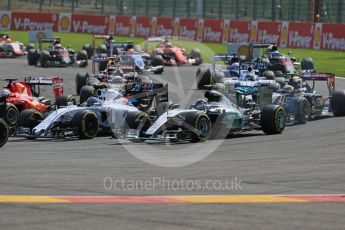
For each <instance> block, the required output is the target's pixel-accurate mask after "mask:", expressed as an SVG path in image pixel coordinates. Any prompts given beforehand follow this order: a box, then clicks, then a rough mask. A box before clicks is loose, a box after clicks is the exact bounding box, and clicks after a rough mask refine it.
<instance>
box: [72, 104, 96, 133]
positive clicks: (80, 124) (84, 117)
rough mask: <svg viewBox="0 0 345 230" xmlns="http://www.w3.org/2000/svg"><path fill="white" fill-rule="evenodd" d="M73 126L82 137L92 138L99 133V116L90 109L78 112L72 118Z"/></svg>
mask: <svg viewBox="0 0 345 230" xmlns="http://www.w3.org/2000/svg"><path fill="white" fill-rule="evenodd" d="M72 126H73V128H75V129H76V131H77V133H78V135H79V138H80V139H92V138H94V137H96V136H97V134H98V129H99V123H98V119H97V116H96V114H95V113H93V112H91V111H88V110H82V111H79V112H77V113H76V114H75V115H74V116H73V118H72Z"/></svg>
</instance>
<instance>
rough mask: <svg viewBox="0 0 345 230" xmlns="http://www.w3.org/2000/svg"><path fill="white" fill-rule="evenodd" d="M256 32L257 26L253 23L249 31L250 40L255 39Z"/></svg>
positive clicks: (253, 40)
mask: <svg viewBox="0 0 345 230" xmlns="http://www.w3.org/2000/svg"><path fill="white" fill-rule="evenodd" d="M257 33H258V28H257V27H256V25H253V26H252V29H251V31H250V41H252V42H255V41H256V37H257Z"/></svg>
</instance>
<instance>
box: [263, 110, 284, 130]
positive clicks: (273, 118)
mask: <svg viewBox="0 0 345 230" xmlns="http://www.w3.org/2000/svg"><path fill="white" fill-rule="evenodd" d="M285 125H286V113H285V111H284V109H283V107H281V106H279V105H266V106H265V107H264V108H263V109H262V111H261V128H262V131H263V132H264V133H266V134H281V133H282V132H283V131H284V129H285Z"/></svg>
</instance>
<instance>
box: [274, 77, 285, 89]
mask: <svg viewBox="0 0 345 230" xmlns="http://www.w3.org/2000/svg"><path fill="white" fill-rule="evenodd" d="M274 80H276V82H277V83H278V84H279V85H280V88H281V89H282V88H284V86H285V85H286V80H285V78H284V77H276V78H275V79H274Z"/></svg>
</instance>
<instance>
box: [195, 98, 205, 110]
mask: <svg viewBox="0 0 345 230" xmlns="http://www.w3.org/2000/svg"><path fill="white" fill-rule="evenodd" d="M206 105H207V101H206V100H205V99H199V100H197V101H196V102H195V105H194V108H195V109H197V110H205V108H206Z"/></svg>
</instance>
